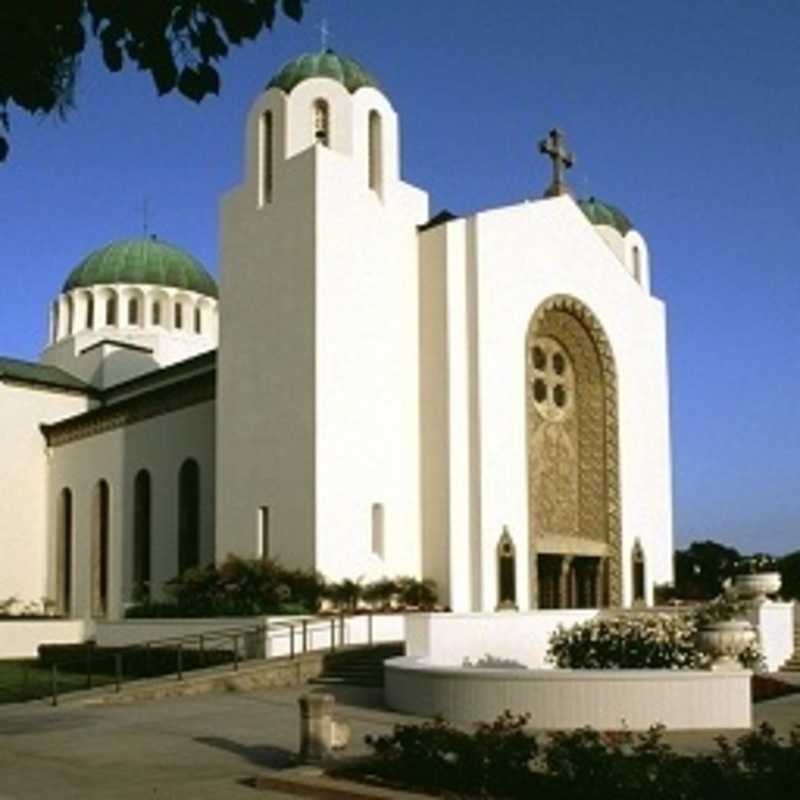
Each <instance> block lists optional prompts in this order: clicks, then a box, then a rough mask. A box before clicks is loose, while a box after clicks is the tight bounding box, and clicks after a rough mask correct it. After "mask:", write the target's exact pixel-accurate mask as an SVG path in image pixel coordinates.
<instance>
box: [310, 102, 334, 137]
mask: <svg viewBox="0 0 800 800" xmlns="http://www.w3.org/2000/svg"><path fill="white" fill-rule="evenodd" d="M313 123H314V141H315V142H319V143H320V144H324V145H325V146H326V147H328V146H329V145H330V137H331V130H330V128H331V125H330V111H329V110H328V103H327V102H326V101H325V100H321V99H320V100H315V101H314V114H313Z"/></svg>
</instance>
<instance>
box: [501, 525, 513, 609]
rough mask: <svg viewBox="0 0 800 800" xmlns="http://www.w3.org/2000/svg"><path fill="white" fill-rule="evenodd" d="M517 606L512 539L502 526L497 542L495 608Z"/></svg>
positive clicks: (506, 529)
mask: <svg viewBox="0 0 800 800" xmlns="http://www.w3.org/2000/svg"><path fill="white" fill-rule="evenodd" d="M516 607H517V570H516V550H515V549H514V540H513V539H512V538H511V534H510V533H509V532H508V528H506V527H505V526H503V533H502V534H501V535H500V541H499V542H498V543H497V608H498V610H499V609H509V608H516Z"/></svg>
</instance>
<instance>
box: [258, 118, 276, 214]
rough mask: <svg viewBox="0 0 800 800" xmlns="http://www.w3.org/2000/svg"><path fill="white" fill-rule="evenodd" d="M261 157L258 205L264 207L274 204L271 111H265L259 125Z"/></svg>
mask: <svg viewBox="0 0 800 800" xmlns="http://www.w3.org/2000/svg"><path fill="white" fill-rule="evenodd" d="M259 155H260V169H259V173H260V181H259V188H258V204H259V206H263V205H264V204H265V203H271V202H272V169H273V145H272V112H271V111H265V112H264V113H263V114H262V115H261V121H260V124H259Z"/></svg>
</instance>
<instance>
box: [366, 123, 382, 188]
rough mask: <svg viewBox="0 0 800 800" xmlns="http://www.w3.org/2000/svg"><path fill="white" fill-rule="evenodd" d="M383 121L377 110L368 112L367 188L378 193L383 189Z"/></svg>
mask: <svg viewBox="0 0 800 800" xmlns="http://www.w3.org/2000/svg"><path fill="white" fill-rule="evenodd" d="M382 127H383V123H382V122H381V115H380V114H379V113H378V112H377V111H374V110H373V111H370V112H369V188H370V189H372V190H373V191H375V192H378V194H380V193H381V191H382V190H383V151H382V145H383V141H382V140H383V133H382Z"/></svg>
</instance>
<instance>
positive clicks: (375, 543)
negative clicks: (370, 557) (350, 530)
mask: <svg viewBox="0 0 800 800" xmlns="http://www.w3.org/2000/svg"><path fill="white" fill-rule="evenodd" d="M385 524H386V521H385V513H384V509H383V503H373V504H372V552H373V553H374V554H375V555H376V556H379V557H380V558H383V557H384V553H385V547H386V541H385V537H386V530H385Z"/></svg>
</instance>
